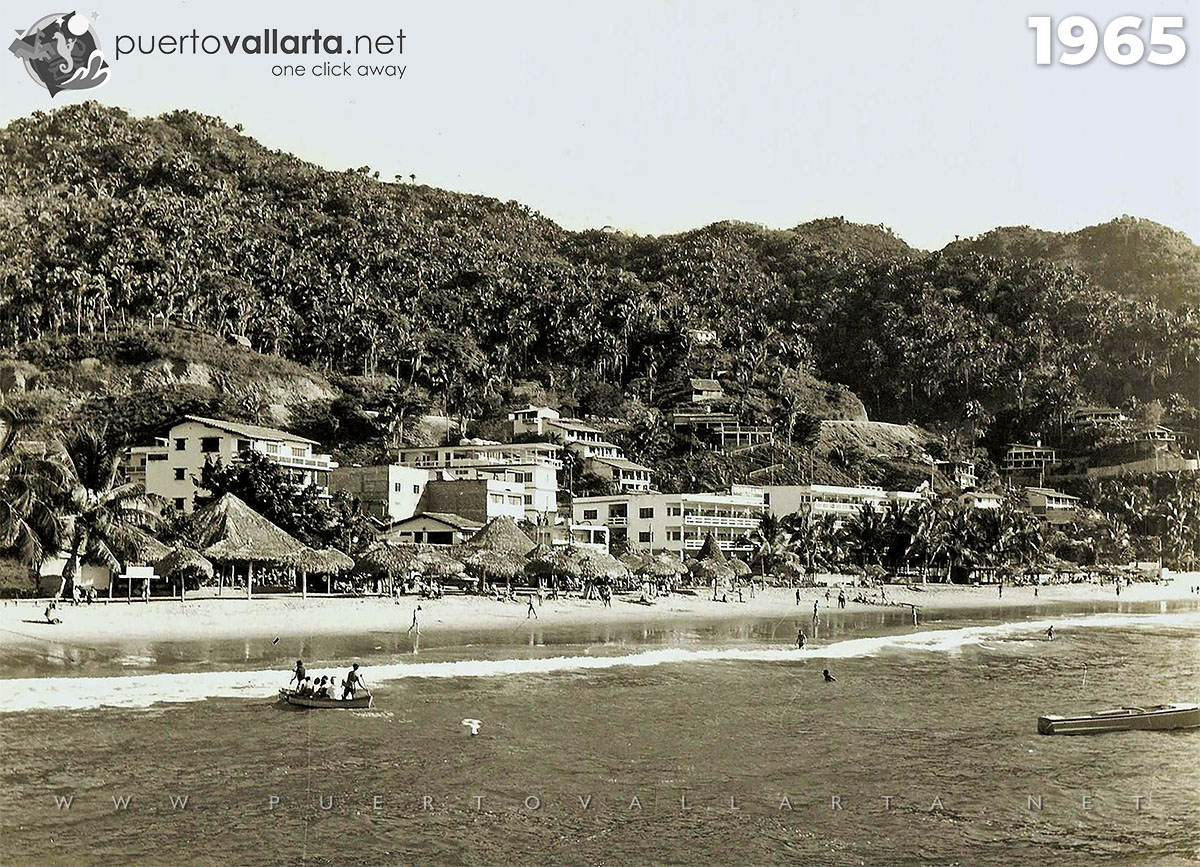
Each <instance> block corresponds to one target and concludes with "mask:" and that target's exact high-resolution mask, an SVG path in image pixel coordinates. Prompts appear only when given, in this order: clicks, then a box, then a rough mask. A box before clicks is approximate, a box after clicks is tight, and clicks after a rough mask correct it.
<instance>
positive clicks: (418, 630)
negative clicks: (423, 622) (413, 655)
mask: <svg viewBox="0 0 1200 867" xmlns="http://www.w3.org/2000/svg"><path fill="white" fill-rule="evenodd" d="M420 610H421V606H420V605H418V606H417V607H416V608H414V609H413V622H412V626H410V627H408V631H409V632H412V631H413V630H416V633H417V635H420V634H421V627H420V625H419V624H418V623H417V612H418V611H420Z"/></svg>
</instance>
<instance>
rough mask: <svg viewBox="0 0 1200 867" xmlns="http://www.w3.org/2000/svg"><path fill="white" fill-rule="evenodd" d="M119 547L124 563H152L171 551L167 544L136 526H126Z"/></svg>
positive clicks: (147, 564) (146, 564)
mask: <svg viewBox="0 0 1200 867" xmlns="http://www.w3.org/2000/svg"><path fill="white" fill-rule="evenodd" d="M121 549H122V550H121V552H120V553H121V554H122V555H123V557H122V559H124V560H125V562H126V565H129V564H134V565H145V566H150V565H154V564H156V563H158V561H159V560H161V559H162V558H163V557H166V556H167V555H168V554H170V553H171V548H170V547H169V546H167V545H164V544H163V543H162V542H160V541H158V540H157V539H155V538H154V537H153V536H151V535H150V534H149V533H147V532H146V531H145V530H141V529H139V528H137V527H130V528H128V530H127V531H126V535H125V538H124V539H122V545H121Z"/></svg>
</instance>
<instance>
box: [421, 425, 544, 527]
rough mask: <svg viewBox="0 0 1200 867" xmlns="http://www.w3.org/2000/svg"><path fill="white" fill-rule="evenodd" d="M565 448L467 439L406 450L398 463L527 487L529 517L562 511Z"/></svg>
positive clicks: (444, 475) (443, 474)
mask: <svg viewBox="0 0 1200 867" xmlns="http://www.w3.org/2000/svg"><path fill="white" fill-rule="evenodd" d="M561 453H562V449H561V448H560V447H559V446H557V445H554V444H553V443H497V442H492V441H490V440H478V439H471V440H463V441H462V442H461V443H459V444H458V445H456V446H432V447H428V448H418V447H413V448H402V449H400V453H399V457H398V460H397V463H399V464H401V465H402V466H406V467H414V468H416V469H423V470H433V471H437V472H438V473H439V474H440V477H441V478H455V479H492V480H494V481H497V482H518V483H520V484H521V485H523V489H524V493H523V495H522V498H523V500H524V503H523V505H524V509H525V517H527V518H529V519H530V520H537V518H538V516H544V515H547V514H549V515H553V514H556V513H557V512H558V471H559V470H560V469H562V459H561V457H560V456H561Z"/></svg>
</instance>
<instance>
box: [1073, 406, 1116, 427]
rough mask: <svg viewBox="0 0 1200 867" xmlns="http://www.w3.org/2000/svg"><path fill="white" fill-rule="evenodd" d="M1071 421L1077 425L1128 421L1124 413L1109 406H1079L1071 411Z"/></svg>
mask: <svg viewBox="0 0 1200 867" xmlns="http://www.w3.org/2000/svg"><path fill="white" fill-rule="evenodd" d="M1071 421H1072V422H1073V423H1075V424H1077V425H1088V424H1093V425H1105V424H1120V423H1121V422H1125V421H1129V419H1128V418H1126V416H1125V413H1123V412H1121V411H1120V410H1119V409H1113V408H1112V407H1111V406H1081V407H1080V408H1079V409H1077V410H1075V411H1074V412H1073V413H1071Z"/></svg>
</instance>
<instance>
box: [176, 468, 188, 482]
mask: <svg viewBox="0 0 1200 867" xmlns="http://www.w3.org/2000/svg"><path fill="white" fill-rule="evenodd" d="M186 473H187V470H186V469H185V468H184V467H176V468H175V481H177V482H182V481H183V480H184V475H185V474H186Z"/></svg>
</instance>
